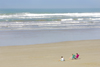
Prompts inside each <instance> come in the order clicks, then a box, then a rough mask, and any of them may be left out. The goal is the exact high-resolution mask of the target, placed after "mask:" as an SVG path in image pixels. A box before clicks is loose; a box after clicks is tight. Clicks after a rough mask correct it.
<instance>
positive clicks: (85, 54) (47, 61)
mask: <svg viewBox="0 0 100 67" xmlns="http://www.w3.org/2000/svg"><path fill="white" fill-rule="evenodd" d="M75 53H79V55H80V57H79V58H80V59H78V60H69V57H70V56H71V55H72V54H75ZM61 56H64V58H65V61H64V62H61V61H59V59H60V57H61ZM99 56H100V39H99V40H80V41H65V42H57V43H48V44H37V45H22V46H2V47H0V63H1V64H0V66H1V67H61V66H66V67H67V66H68V67H100V60H99V59H98V57H99Z"/></svg>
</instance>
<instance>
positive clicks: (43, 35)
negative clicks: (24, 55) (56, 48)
mask: <svg viewBox="0 0 100 67" xmlns="http://www.w3.org/2000/svg"><path fill="white" fill-rule="evenodd" d="M94 39H100V8H66V9H0V46H16V45H36V44H44V43H55V42H63V41H77V40H94Z"/></svg>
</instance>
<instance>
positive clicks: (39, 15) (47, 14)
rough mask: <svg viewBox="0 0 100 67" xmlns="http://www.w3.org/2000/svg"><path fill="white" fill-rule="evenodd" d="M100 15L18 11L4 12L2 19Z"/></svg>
mask: <svg viewBox="0 0 100 67" xmlns="http://www.w3.org/2000/svg"><path fill="white" fill-rule="evenodd" d="M63 16H68V17H100V13H51V14H49V13H45V14H35V13H18V14H4V15H0V19H4V18H24V19H25V18H50V17H63Z"/></svg>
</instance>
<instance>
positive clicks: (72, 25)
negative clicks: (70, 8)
mask: <svg viewBox="0 0 100 67" xmlns="http://www.w3.org/2000/svg"><path fill="white" fill-rule="evenodd" d="M81 28H100V13H14V14H0V30H41V29H81Z"/></svg>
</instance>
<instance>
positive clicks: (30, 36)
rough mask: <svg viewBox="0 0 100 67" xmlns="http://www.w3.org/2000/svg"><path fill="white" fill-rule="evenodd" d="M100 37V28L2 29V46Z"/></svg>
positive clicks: (0, 39)
mask: <svg viewBox="0 0 100 67" xmlns="http://www.w3.org/2000/svg"><path fill="white" fill-rule="evenodd" d="M92 39H100V29H69V30H20V31H17V30H15V31H0V46H15V45H30V44H43V43H55V42H62V41H76V40H92Z"/></svg>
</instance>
